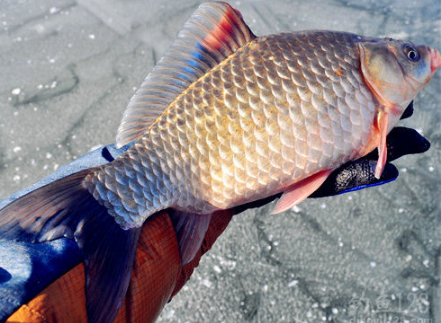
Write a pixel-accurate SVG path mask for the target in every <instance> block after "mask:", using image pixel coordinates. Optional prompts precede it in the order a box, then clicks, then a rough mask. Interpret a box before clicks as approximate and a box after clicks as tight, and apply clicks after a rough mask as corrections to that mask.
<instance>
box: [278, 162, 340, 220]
mask: <svg viewBox="0 0 441 323" xmlns="http://www.w3.org/2000/svg"><path fill="white" fill-rule="evenodd" d="M331 173H332V170H324V171H321V172H319V173H317V174H314V175H312V176H310V177H308V178H305V179H303V180H301V181H300V182H297V183H295V184H293V185H291V186H289V187H288V188H287V189H286V190H285V191H284V192H283V195H282V197H281V198H280V199H279V201H278V202H277V205H276V207H275V208H274V210H273V212H272V214H277V213H281V212H283V211H286V210H288V209H290V208H292V207H293V206H294V205H297V204H299V203H300V202H302V201H303V200H305V199H306V198H307V197H308V196H309V195H311V194H312V193H314V192H315V191H316V190H317V189H318V188H319V187H320V186H321V185H322V184H323V182H324V181H325V180H326V179H327V178H328V176H329V175H330V174H331Z"/></svg>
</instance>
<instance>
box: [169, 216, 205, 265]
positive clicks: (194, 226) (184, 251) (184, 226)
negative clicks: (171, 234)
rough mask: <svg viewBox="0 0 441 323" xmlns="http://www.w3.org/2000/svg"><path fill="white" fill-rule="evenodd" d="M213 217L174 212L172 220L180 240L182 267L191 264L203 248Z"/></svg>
mask: <svg viewBox="0 0 441 323" xmlns="http://www.w3.org/2000/svg"><path fill="white" fill-rule="evenodd" d="M211 216H212V214H194V213H186V212H182V211H173V213H172V215H171V219H172V222H173V225H174V227H175V232H176V237H177V239H178V245H179V251H180V253H181V262H182V266H185V265H186V264H188V263H189V262H191V261H192V260H193V258H194V257H195V256H196V254H197V252H198V250H199V249H200V248H201V245H202V241H203V240H204V237H205V233H206V232H207V229H208V225H209V224H210V220H211Z"/></svg>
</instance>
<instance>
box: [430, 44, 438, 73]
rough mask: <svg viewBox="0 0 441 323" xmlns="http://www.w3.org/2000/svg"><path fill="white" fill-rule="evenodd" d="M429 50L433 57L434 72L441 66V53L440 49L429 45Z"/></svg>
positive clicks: (431, 63) (432, 67) (432, 68)
mask: <svg viewBox="0 0 441 323" xmlns="http://www.w3.org/2000/svg"><path fill="white" fill-rule="evenodd" d="M429 52H430V58H431V61H430V68H431V70H432V72H435V70H436V69H437V68H438V67H440V66H441V54H440V53H439V51H437V50H436V49H434V48H431V47H429Z"/></svg>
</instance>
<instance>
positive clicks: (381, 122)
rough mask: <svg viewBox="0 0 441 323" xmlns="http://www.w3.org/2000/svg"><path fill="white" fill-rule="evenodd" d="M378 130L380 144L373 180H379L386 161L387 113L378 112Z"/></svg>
mask: <svg viewBox="0 0 441 323" xmlns="http://www.w3.org/2000/svg"><path fill="white" fill-rule="evenodd" d="M377 118H378V119H377V125H378V130H379V132H380V142H379V143H378V162H377V166H376V167H375V178H377V179H380V177H381V174H382V173H383V169H384V165H386V160H387V146H386V137H387V127H388V125H389V114H388V113H387V112H380V113H379V114H378V117H377Z"/></svg>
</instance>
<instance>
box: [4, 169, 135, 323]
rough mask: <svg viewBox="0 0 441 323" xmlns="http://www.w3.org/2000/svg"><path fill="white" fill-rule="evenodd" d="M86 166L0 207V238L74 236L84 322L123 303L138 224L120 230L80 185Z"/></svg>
mask: <svg viewBox="0 0 441 323" xmlns="http://www.w3.org/2000/svg"><path fill="white" fill-rule="evenodd" d="M88 174H90V170H83V171H80V172H78V173H76V174H73V175H70V176H67V177H65V178H62V179H60V180H58V181H55V182H53V183H51V184H49V185H46V186H43V187H42V188H40V189H37V190H35V191H33V192H31V193H28V194H26V195H24V196H23V197H21V198H19V199H17V200H15V201H14V202H12V203H10V204H9V205H7V206H6V207H5V208H3V209H1V210H0V239H1V240H16V241H28V242H44V241H50V240H54V239H57V238H61V237H63V236H64V237H69V238H73V239H75V241H76V243H77V245H78V247H79V248H80V250H81V252H82V254H83V258H84V264H85V268H86V300H87V304H86V306H87V315H88V319H89V322H113V320H114V319H115V317H116V315H117V313H118V310H119V308H120V307H121V305H122V303H123V299H124V296H125V294H126V291H127V288H128V285H129V282H130V274H131V271H132V266H133V261H134V257H135V251H136V245H137V242H138V237H139V234H140V231H141V228H137V229H131V230H123V229H121V228H120V227H119V225H118V224H117V223H116V222H115V220H114V218H113V217H112V216H110V215H109V214H108V213H107V209H106V208H105V207H104V206H102V205H100V204H99V203H98V202H97V201H96V200H95V199H94V198H93V196H92V195H91V194H90V193H89V191H88V190H87V189H86V188H85V187H84V185H83V181H84V178H85V177H86V176H87V175H88Z"/></svg>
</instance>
